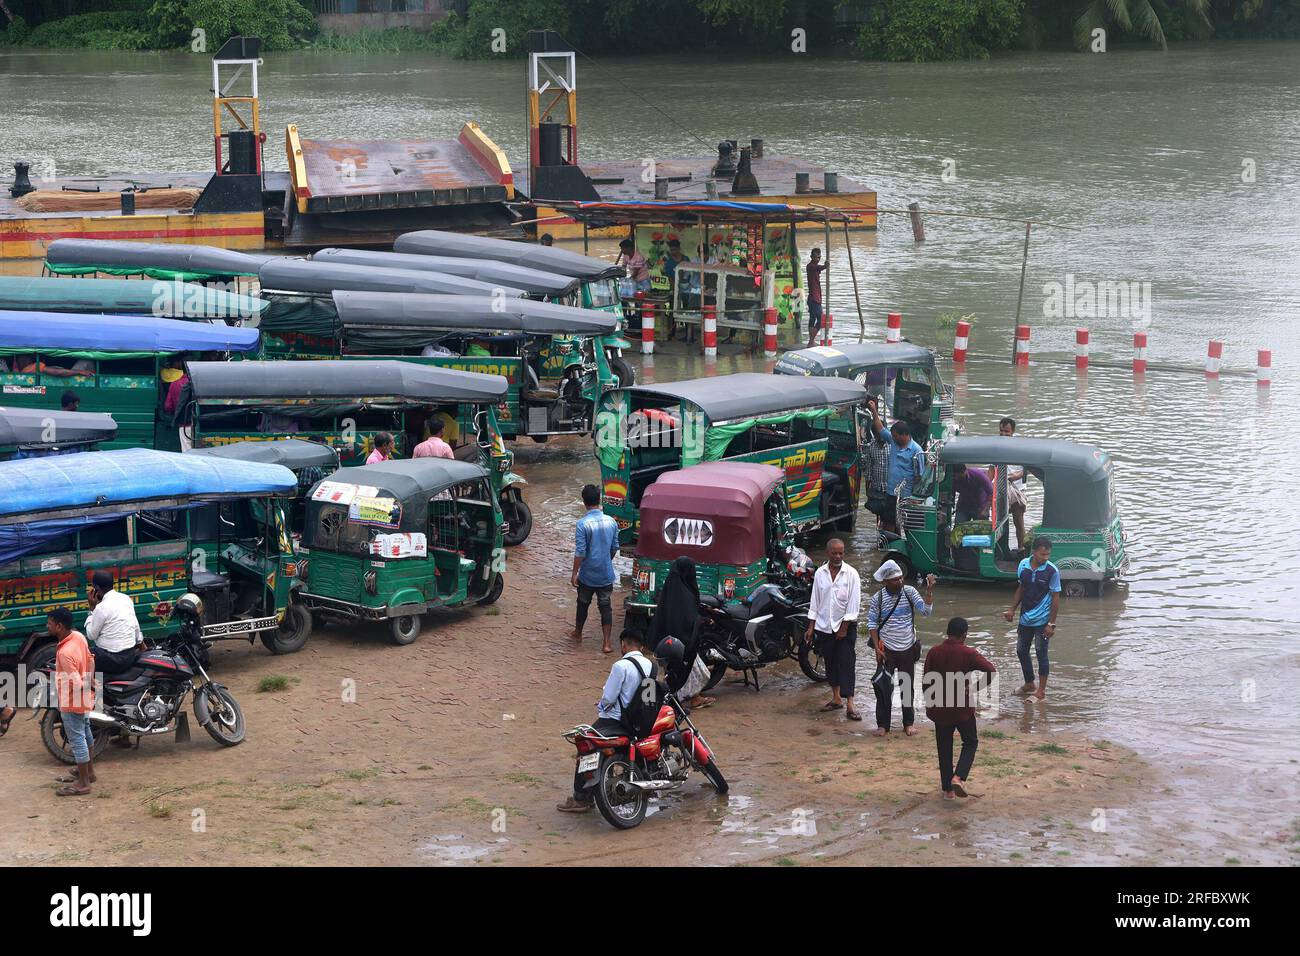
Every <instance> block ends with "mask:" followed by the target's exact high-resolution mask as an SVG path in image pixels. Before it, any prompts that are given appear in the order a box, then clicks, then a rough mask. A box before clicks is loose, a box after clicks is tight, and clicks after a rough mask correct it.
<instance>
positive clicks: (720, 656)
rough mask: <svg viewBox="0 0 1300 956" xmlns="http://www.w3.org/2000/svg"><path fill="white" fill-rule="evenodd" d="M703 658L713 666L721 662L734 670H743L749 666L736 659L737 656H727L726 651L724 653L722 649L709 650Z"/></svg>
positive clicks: (712, 648) (738, 658)
mask: <svg viewBox="0 0 1300 956" xmlns="http://www.w3.org/2000/svg"><path fill="white" fill-rule="evenodd" d="M704 656H705V658H706V659H707V660H708V661H709V662H710V663H713V664H720V663H722V662H723V661H726V663H727V666H728V667H731V668H734V669H736V670H744V669H745V668H746V667H748V666H749V665H748V664H746V663H745V662H744V661H743V660H741V659H740V657H738V656H737V655H735V654H729V653H727V652H726V651H724V650H723V649H722V648H720V647H716V646H715V647H711V648H709V649H708V650H707V651H706V652H705V654H704Z"/></svg>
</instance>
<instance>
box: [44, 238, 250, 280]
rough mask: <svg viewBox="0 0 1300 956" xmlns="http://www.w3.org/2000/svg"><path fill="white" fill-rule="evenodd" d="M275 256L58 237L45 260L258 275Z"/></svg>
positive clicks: (105, 268)
mask: <svg viewBox="0 0 1300 956" xmlns="http://www.w3.org/2000/svg"><path fill="white" fill-rule="evenodd" d="M272 258H275V257H273V256H271V255H268V254H265V253H247V252H236V251H235V250H233V249H220V248H218V247H216V246H196V245H185V244H182V243H170V242H129V241H126V240H122V239H56V240H54V241H53V242H51V243H50V247H49V248H48V249H46V250H45V261H46V262H48V263H49V264H50V265H51V266H58V267H61V268H68V267H76V266H85V267H91V266H98V267H100V269H99V271H101V272H121V273H125V274H132V275H133V274H135V273H137V272H146V271H151V270H161V271H165V272H172V273H186V274H204V275H213V276H219V275H229V276H255V275H257V270H258V268H259V267H260V266H261V264H262V263H263V262H265V261H267V260H268V259H272Z"/></svg>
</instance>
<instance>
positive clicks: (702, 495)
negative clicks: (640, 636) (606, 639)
mask: <svg viewBox="0 0 1300 956" xmlns="http://www.w3.org/2000/svg"><path fill="white" fill-rule="evenodd" d="M640 513H641V515H640V521H641V527H640V534H639V535H638V537H637V541H636V551H635V552H634V553H633V558H632V586H631V593H630V594H629V595H628V597H627V600H626V601H625V602H624V610H625V611H626V613H627V617H628V623H627V624H625V626H627V627H634V626H637V622H641V623H642V624H643V625H644V623H648V621H649V619H650V618H651V617H652V616H653V615H654V611H655V607H656V606H657V604H658V602H659V593H660V592H661V591H662V590H663V586H664V582H665V581H666V580H667V578H668V572H669V571H670V569H671V568H672V564H673V562H674V561H676V560H677V559H678V558H680V557H687V558H691V559H692V560H694V561H695V574H696V580H697V581H698V582H699V585H700V593H701V594H713V595H716V596H717V597H719V598H721V599H722V600H724V601H743V600H744V599H745V598H747V597H749V596H750V594H752V593H753V591H754V589H755V588H756V587H758V586H759V585H760V584H763V583H764V582H766V581H767V580H768V578H769V575H772V574H784V573H785V570H786V567H785V566H786V563H787V562H788V561H789V560H790V558H791V556H792V551H791V549H792V548H793V547H794V526H793V524H792V523H791V521H790V509H789V507H788V506H787V505H786V501H785V472H784V471H782V470H781V469H780V468H777V467H775V466H774V465H758V464H752V463H749V462H739V461H714V462H706V463H705V464H701V465H692V466H690V467H689V468H682V469H680V470H677V471H666V472H664V473H663V474H661V475H660V476H659V477H658V479H657V480H656V481H655V482H654V484H652V485H651V486H650V487H648V488H646V490H645V493H644V494H643V495H642V496H641V507H640Z"/></svg>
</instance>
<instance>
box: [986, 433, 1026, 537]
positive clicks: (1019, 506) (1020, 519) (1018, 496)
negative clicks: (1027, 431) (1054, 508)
mask: <svg viewBox="0 0 1300 956" xmlns="http://www.w3.org/2000/svg"><path fill="white" fill-rule="evenodd" d="M998 434H999V435H1001V436H1002V437H1003V438H1014V437H1015V434H1016V420H1015V419H1014V418H1004V419H1002V421H1000V422H998ZM988 476H989V479H990V481H991V480H992V479H993V478H996V477H997V466H996V465H995V466H992V467H990V468H989V469H988ZM1007 510H1008V511H1010V512H1011V520H1012V521H1013V522H1014V523H1015V526H1016V547H1017V548H1019V549H1020V551H1021V553H1022V554H1023V553H1024V548H1025V470H1024V469H1023V468H1014V469H1013V468H1008V469H1007Z"/></svg>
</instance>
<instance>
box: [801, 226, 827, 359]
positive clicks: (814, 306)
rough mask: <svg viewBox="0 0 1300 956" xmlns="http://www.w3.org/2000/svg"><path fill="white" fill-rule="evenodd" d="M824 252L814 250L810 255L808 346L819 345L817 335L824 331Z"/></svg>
mask: <svg viewBox="0 0 1300 956" xmlns="http://www.w3.org/2000/svg"><path fill="white" fill-rule="evenodd" d="M826 268H827V267H826V265H825V264H824V263H823V262H822V251H821V250H820V249H814V250H813V251H812V252H811V253H809V254H808V269H807V274H808V290H807V295H806V299H807V301H808V345H809V347H811V346H814V345H816V344H817V334H818V333H819V332H821V330H822V273H823V272H825V271H826Z"/></svg>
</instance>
